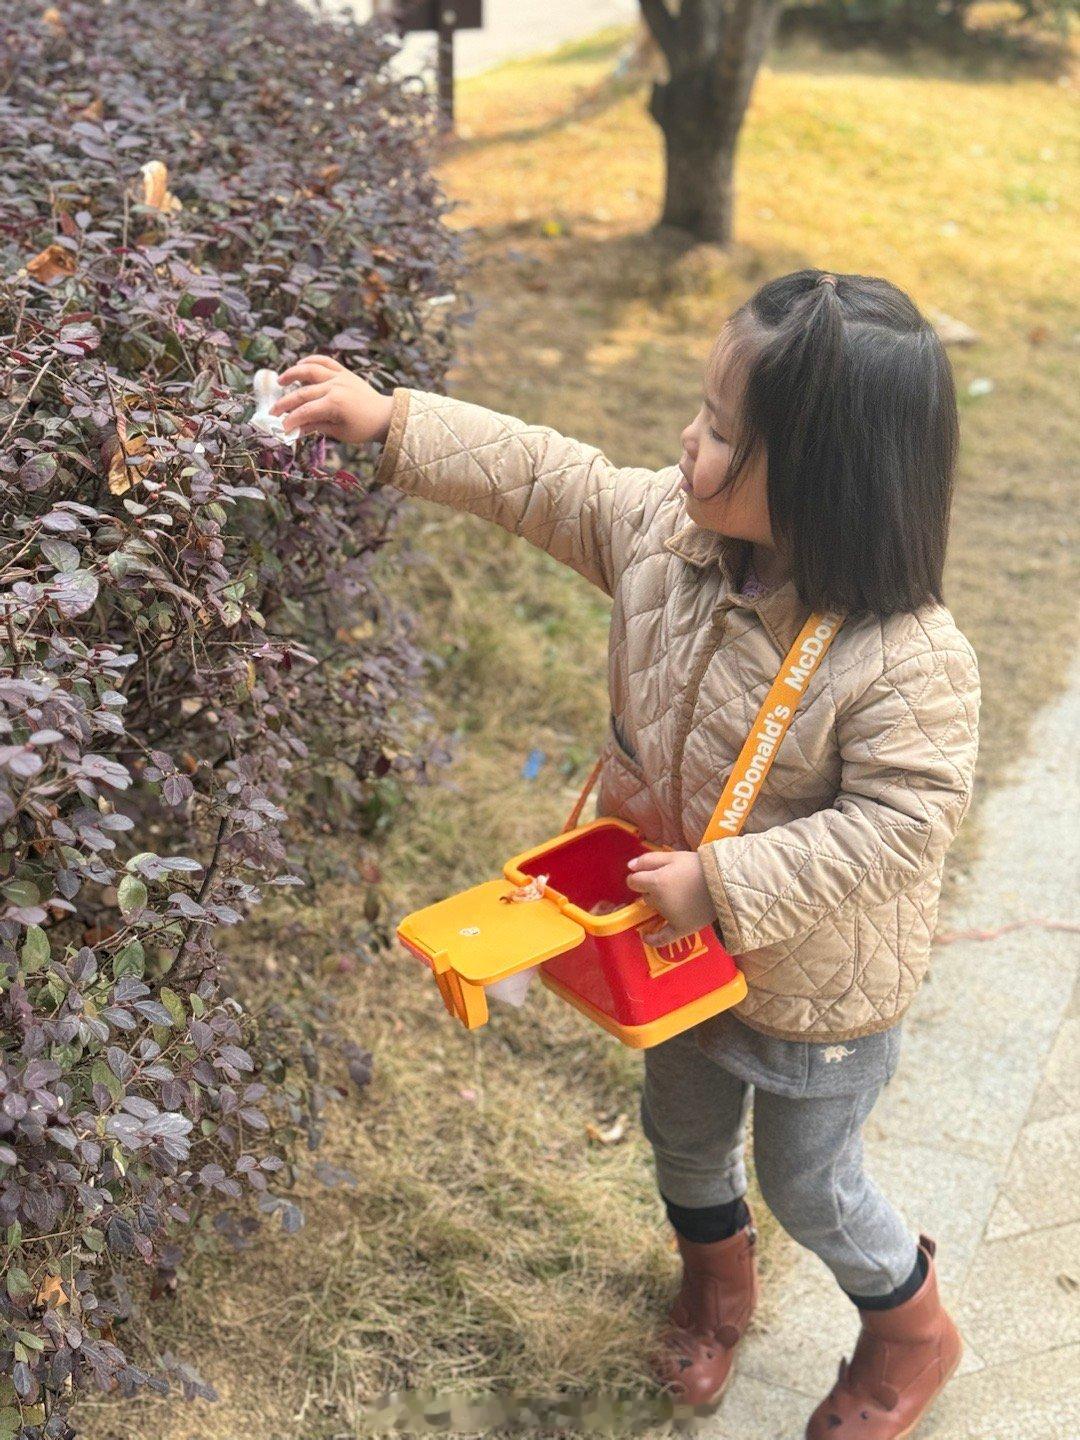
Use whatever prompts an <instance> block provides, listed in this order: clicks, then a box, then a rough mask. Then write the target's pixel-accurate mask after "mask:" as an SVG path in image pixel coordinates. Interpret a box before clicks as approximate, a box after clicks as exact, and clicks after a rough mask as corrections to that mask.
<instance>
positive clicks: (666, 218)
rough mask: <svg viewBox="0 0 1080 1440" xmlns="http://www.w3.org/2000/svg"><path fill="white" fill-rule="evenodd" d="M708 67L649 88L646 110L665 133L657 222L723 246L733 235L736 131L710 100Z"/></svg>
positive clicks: (736, 127)
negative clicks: (647, 109)
mask: <svg viewBox="0 0 1080 1440" xmlns="http://www.w3.org/2000/svg"><path fill="white" fill-rule="evenodd" d="M711 78H712V75H711V71H710V70H709V69H707V68H706V69H703V70H699V71H698V73H697V74H696V75H694V76H693V77H691V76H689V75H687V74H685V73H683V74H682V75H680V76H679V77H678V79H677V80H669V81H667V82H666V83H663V84H657V85H655V86H654V87H653V95H652V101H651V103H650V105H649V110H650V112H651V114H652V116H653V118H654V119H655V120H656V122H657V124H658V125H659V126H660V129H661V131H662V132H663V136H664V209H663V213H662V214H661V216H660V224H661V225H673V226H675V227H676V228H677V229H679V230H686V231H687V232H689V234H691V235H693V236H694V238H695V239H697V240H710V241H713V242H714V243H715V244H718V245H727V244H728V243H729V242H730V240H731V237H732V209H733V199H734V195H733V183H732V182H733V178H734V169H735V143H736V141H737V139H738V126H737V125H736V126H735V130H734V134H732V133H731V132H730V127H729V125H728V124H726V123H725V117H724V116H723V115H722V114H721V113H718V112H719V109H720V107H718V106H717V105H716V103H715V98H710V92H711V91H712V89H713V87H712V86H711V84H710V81H711Z"/></svg>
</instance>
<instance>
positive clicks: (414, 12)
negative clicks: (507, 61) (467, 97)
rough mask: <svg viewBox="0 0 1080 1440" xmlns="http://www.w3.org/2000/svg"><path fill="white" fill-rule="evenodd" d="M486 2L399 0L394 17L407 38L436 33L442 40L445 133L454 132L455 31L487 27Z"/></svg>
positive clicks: (440, 70) (440, 62)
mask: <svg viewBox="0 0 1080 1440" xmlns="http://www.w3.org/2000/svg"><path fill="white" fill-rule="evenodd" d="M482 12H483V0H396V3H395V4H394V5H393V15H394V19H395V21H396V23H397V27H398V29H399V30H400V31H401V33H402V34H403V35H408V34H409V33H410V32H412V31H414V30H434V31H435V33H436V35H437V36H438V39H439V47H438V62H437V73H438V84H439V116H440V121H441V124H442V127H443V129H445V130H452V129H453V128H454V31H455V30H479V29H481V27H482V26H483V23H484V22H483V13H482Z"/></svg>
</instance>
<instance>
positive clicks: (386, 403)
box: [274, 357, 682, 595]
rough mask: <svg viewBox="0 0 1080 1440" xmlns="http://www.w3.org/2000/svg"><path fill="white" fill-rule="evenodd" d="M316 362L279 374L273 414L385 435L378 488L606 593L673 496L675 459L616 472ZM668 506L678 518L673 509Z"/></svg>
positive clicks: (366, 436)
mask: <svg viewBox="0 0 1080 1440" xmlns="http://www.w3.org/2000/svg"><path fill="white" fill-rule="evenodd" d="M321 359H322V357H312V358H311V360H310V361H304V362H301V364H300V365H297V366H294V367H293V368H292V369H291V370H287V371H286V372H285V373H284V374H283V375H282V377H281V379H282V382H283V383H286V384H287V383H288V382H289V381H290V380H293V379H297V380H300V381H301V382H303V383H304V386H305V388H304V390H299V391H296V392H294V393H293V394H292V395H290V396H286V397H285V398H284V400H282V401H279V402H278V404H277V405H276V406H275V407H274V410H275V412H277V413H280V414H284V415H290V414H291V423H292V424H293V425H295V426H296V427H297V428H298V429H299V430H300V432H301V433H302V434H309V433H313V432H315V431H320V432H322V433H325V434H330V435H333V436H335V437H336V438H338V439H342V440H348V441H352V442H354V443H358V442H362V441H365V440H367V441H371V440H376V439H382V438H383V436H384V435H385V444H384V449H383V454H382V457H381V459H380V462H379V467H378V471H377V473H376V481H377V482H378V483H382V484H390V485H393V486H395V487H396V488H398V489H400V490H403V491H406V492H407V493H409V494H412V495H418V496H420V497H422V498H423V499H426V500H435V501H437V502H438V503H439V504H441V505H448V506H450V507H451V508H452V509H455V510H464V511H468V512H469V513H470V514H473V515H478V516H480V517H481V518H482V519H484V520H490V521H492V522H493V523H494V524H496V525H500V526H502V528H503V529H504V530H509V531H510V532H511V533H512V534H515V535H520V536H522V537H523V538H524V539H526V540H528V541H529V543H530V544H532V545H535V546H537V547H538V548H539V549H541V550H544V551H546V552H547V553H548V554H549V555H552V556H553V557H554V558H555V559H556V560H558V561H560V562H561V563H563V564H564V565H568V566H570V567H571V569H573V570H576V571H577V572H578V574H580V575H584V576H585V578H586V579H587V580H590V581H592V583H593V584H594V585H597V586H598V587H599V588H600V589H601V590H603V591H604V593H605V594H607V595H611V594H613V593H614V589H615V584H616V582H617V580H618V577H619V575H620V574H621V572H622V570H623V568H624V566H625V564H626V561H627V559H628V558H629V556H630V554H632V552H633V549H634V546H635V544H636V542H637V540H638V539H639V538H640V536H641V535H642V533H643V532H644V530H645V529H646V527H647V526H648V525H649V523H650V522H651V520H652V517H653V515H654V514H655V511H656V509H657V507H658V506H659V505H660V503H661V502H662V501H663V500H664V499H665V497H667V496H669V495H672V494H674V493H675V492H676V491H677V487H678V481H679V478H680V477H679V472H678V468H677V467H676V466H672V467H671V471H670V474H668V473H667V472H665V471H659V472H656V471H652V470H648V469H645V468H620V467H618V466H616V465H614V464H612V462H611V461H610V460H608V459H607V458H606V456H604V455H603V454H602V453H601V451H599V450H597V449H595V448H594V447H593V446H591V445H586V444H584V443H582V442H581V441H579V440H572V439H570V438H569V437H567V436H565V435H562V434H560V433H559V432H558V431H557V430H553V429H551V428H550V427H549V426H546V425H531V424H528V423H527V422H525V421H524V420H518V419H516V418H515V417H514V416H512V415H503V414H500V413H499V412H498V411H495V410H488V409H487V408H486V407H484V406H482V405H474V404H471V403H470V402H468V401H465V400H457V399H454V398H453V397H452V396H448V395H437V394H434V393H432V392H429V391H426V390H417V389H410V388H407V387H403V386H399V387H397V388H396V389H395V390H394V392H393V394H392V396H381V395H379V394H378V393H377V392H376V391H374V390H373V389H372V387H371V386H369V385H367V383H366V382H365V381H362V380H361V379H360V377H359V376H355V375H353V374H352V373H351V372H350V371H347V370H345V369H344V367H342V366H336V371H337V372H340V373H332V372H330V371H329V370H328V371H326V373H325V374H324V373H322V371H319V373H318V374H316V373H315V370H313V369H312V368H311V367H312V366H314V365H315V363H316V362H317V361H319V360H321ZM361 387H362V388H361ZM305 391H310V392H311V394H310V398H308V397H306V396H305ZM353 417H355V420H354V419H353ZM286 425H290V420H288V419H287V420H286ZM671 508H672V514H673V518H674V517H675V516H676V515H678V517H679V518H682V508H681V506H673V507H671Z"/></svg>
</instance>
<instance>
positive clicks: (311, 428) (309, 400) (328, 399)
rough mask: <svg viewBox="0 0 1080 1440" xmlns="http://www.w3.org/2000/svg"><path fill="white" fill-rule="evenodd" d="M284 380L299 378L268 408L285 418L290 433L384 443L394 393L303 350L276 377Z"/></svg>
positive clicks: (284, 382)
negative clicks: (294, 387)
mask: <svg viewBox="0 0 1080 1440" xmlns="http://www.w3.org/2000/svg"><path fill="white" fill-rule="evenodd" d="M278 379H279V380H280V382H281V384H282V385H291V384H292V383H293V382H294V381H299V382H300V389H299V390H291V391H290V392H289V394H288V395H283V396H282V397H281V399H280V400H275V402H274V404H273V405H271V407H270V414H271V415H281V416H283V417H284V419H283V421H282V424H283V425H284V427H285V429H286V430H287V431H288V433H289V434H290V435H291V434H292V433H293V432H294V431H295V432H297V433H299V434H300V435H311V434H314V433H316V432H317V433H318V434H320V435H329V436H330V438H331V439H332V440H341V441H342V442H343V443H345V444H347V445H363V444H365V443H367V442H369V441H372V440H377V441H379V442H382V441H383V440H385V439H386V435H387V431H388V430H389V428H390V411H391V409H392V408H393V403H394V402H393V398H392V396H390V395H380V394H379V392H378V391H377V390H376V389H374V388H373V387H372V386H371V385H369V384H368V383H367V381H366V380H361V378H360V376H359V375H354V374H353V372H352V371H351V370H346V369H345V366H344V365H339V364H338V362H337V361H336V360H332V359H331V358H330V357H329V355H305V356H304V358H303V360H300V361H298V363H297V364H295V365H290V367H289V368H288V370H285V371H283V372H282V374H281V375H279V376H278Z"/></svg>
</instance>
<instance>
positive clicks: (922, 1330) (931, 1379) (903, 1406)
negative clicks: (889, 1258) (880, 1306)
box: [806, 1235, 963, 1440]
mask: <svg viewBox="0 0 1080 1440" xmlns="http://www.w3.org/2000/svg"><path fill="white" fill-rule="evenodd" d="M919 1248H920V1249H921V1250H923V1251H924V1253H925V1254H926V1257H927V1262H928V1266H929V1268H928V1271H927V1276H926V1279H925V1280H924V1281H923V1283H922V1284H921V1285H920V1287H919V1289H918V1290H916V1292H915V1294H914V1295H913V1296H912V1297H911V1299H910V1300H905V1301H904V1303H903V1304H902V1305H897V1306H896V1307H895V1309H892V1310H860V1311H859V1314H860V1316H861V1317H862V1330H861V1331H860V1334H859V1340H858V1344H857V1345H856V1346H855V1354H854V1355H853V1356H852V1358H851V1363H850V1364H848V1363H847V1361H846V1360H841V1361H840V1374H839V1377H838V1378H837V1381H836V1384H835V1385H834V1386H833V1388H832V1390H831V1391H830V1392H829V1394H828V1395H827V1396H826V1398H825V1399H824V1400H823V1401H822V1402H821V1404H820V1405H819V1406H818V1408H817V1409H816V1410H815V1411H814V1413H813V1415H811V1417H810V1423H809V1425H807V1427H806V1440H903V1437H904V1436H906V1435H910V1434H911V1433H912V1431H913V1430H914V1429H915V1427H916V1425H918V1423H919V1421H920V1420H921V1419H922V1417H923V1416H924V1415H925V1414H926V1412H927V1410H928V1409H929V1408H930V1404H931V1402H932V1401H933V1399H934V1398H935V1396H936V1395H937V1394H938V1392H939V1391H940V1390H941V1389H942V1388H943V1387H944V1385H945V1382H946V1381H947V1380H948V1378H949V1376H950V1375H951V1374H952V1373H953V1371H954V1370H955V1369H956V1367H957V1365H959V1363H960V1356H961V1353H962V1352H963V1343H962V1341H961V1339H960V1332H959V1331H958V1330H957V1328H956V1326H955V1325H954V1324H953V1322H952V1321H951V1320H950V1319H949V1317H948V1315H946V1313H945V1311H944V1309H943V1308H942V1304H941V1300H940V1298H939V1297H938V1288H937V1275H936V1273H935V1271H934V1251H935V1250H936V1248H937V1247H936V1246H935V1244H934V1242H933V1240H928V1239H927V1237H926V1236H925V1235H920V1236H919Z"/></svg>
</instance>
